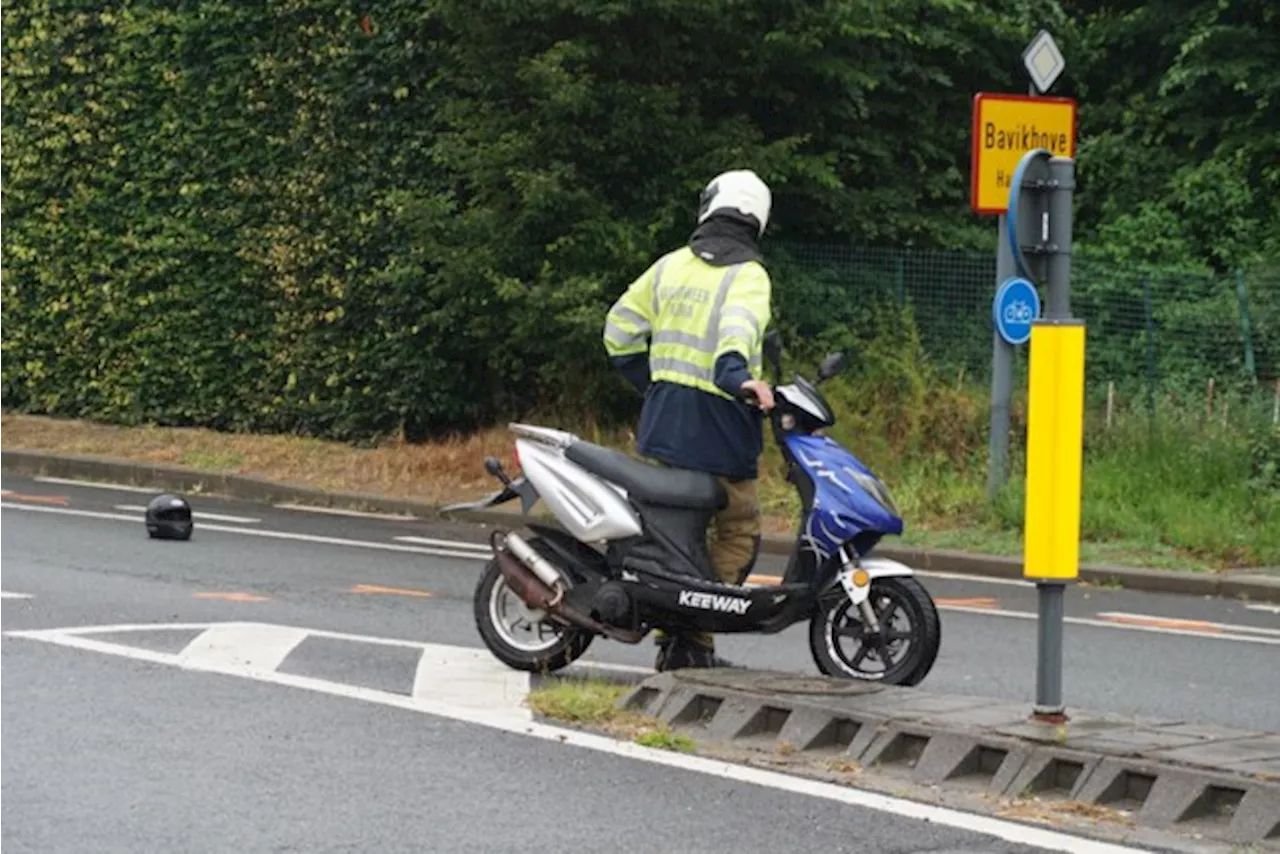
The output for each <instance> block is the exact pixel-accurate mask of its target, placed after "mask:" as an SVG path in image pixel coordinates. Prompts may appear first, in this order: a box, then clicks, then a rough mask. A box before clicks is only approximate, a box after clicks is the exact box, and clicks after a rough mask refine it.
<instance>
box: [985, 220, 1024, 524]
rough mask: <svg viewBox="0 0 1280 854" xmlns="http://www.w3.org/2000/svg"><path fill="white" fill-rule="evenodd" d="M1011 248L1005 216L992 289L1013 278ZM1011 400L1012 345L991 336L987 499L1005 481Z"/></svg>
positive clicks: (998, 238)
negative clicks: (1006, 230)
mask: <svg viewBox="0 0 1280 854" xmlns="http://www.w3.org/2000/svg"><path fill="white" fill-rule="evenodd" d="M1016 272H1017V266H1016V264H1015V263H1014V260H1013V247H1011V246H1010V245H1009V241H1008V240H1007V239H1006V238H1005V215H1004V214H1000V216H999V218H998V219H997V220H996V287H997V288H999V287H1000V285H1001V284H1002V283H1003V282H1004V280H1005V279H1007V278H1009V277H1010V276H1013V275H1015V273H1016ZM1012 397H1013V345H1012V344H1010V343H1009V342H1007V341H1005V340H1004V339H1003V338H1001V337H1000V330H999V329H996V330H993V331H992V333H991V434H990V437H989V439H988V443H989V444H988V453H987V456H988V462H987V497H988V498H991V499H994V498H995V497H996V493H997V492H999V491H1000V487H1002V486H1004V483H1005V479H1006V478H1007V477H1008V465H1009V403H1010V400H1011V399H1012Z"/></svg>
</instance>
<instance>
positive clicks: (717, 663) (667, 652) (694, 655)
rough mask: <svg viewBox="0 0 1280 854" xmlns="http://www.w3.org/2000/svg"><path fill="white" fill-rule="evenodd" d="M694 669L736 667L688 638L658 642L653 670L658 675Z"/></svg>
mask: <svg viewBox="0 0 1280 854" xmlns="http://www.w3.org/2000/svg"><path fill="white" fill-rule="evenodd" d="M695 667H738V665H736V664H733V663H732V662H730V661H727V660H725V659H723V658H721V657H720V656H718V655H716V654H715V648H714V647H708V646H706V645H704V644H702V643H699V642H698V641H696V640H694V639H692V638H688V637H679V636H676V637H672V636H667V637H664V638H662V639H661V640H659V641H658V656H657V659H656V660H655V661H654V664H653V669H654V670H656V671H658V672H659V673H663V672H665V671H668V670H683V669H686V668H695Z"/></svg>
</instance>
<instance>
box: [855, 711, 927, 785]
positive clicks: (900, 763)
mask: <svg viewBox="0 0 1280 854" xmlns="http://www.w3.org/2000/svg"><path fill="white" fill-rule="evenodd" d="M880 729H881V731H880V732H878V733H877V734H876V735H875V736H874V737H873V738H872V739H871V741H870V744H868V746H867V748H866V749H865V751H863V753H862V755H861V756H859V757H858V761H859V762H861V763H862V767H863V768H867V769H872V770H877V771H880V772H882V773H885V774H895V775H903V774H906V775H908V776H910V777H911V778H912V779H913V780H918V779H919V773H920V768H921V762H922V761H923V759H924V757H925V754H926V752H927V751H928V748H929V745H930V744H931V743H932V742H933V741H934V740H935V739H937V738H939V737H940V736H939V733H937V732H935V731H933V730H931V729H929V728H928V727H922V726H918V725H914V724H911V723H899V722H897V721H890V722H889V723H887V724H885V725H884V726H883V727H881V728H880ZM940 761H941V760H940Z"/></svg>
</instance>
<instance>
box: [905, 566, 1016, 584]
mask: <svg viewBox="0 0 1280 854" xmlns="http://www.w3.org/2000/svg"><path fill="white" fill-rule="evenodd" d="M915 572H916V575H919V576H923V577H924V578H946V579H950V580H953V581H973V582H976V583H979V584H1003V585H1005V586H1008V587H1035V586H1036V585H1035V582H1033V581H1024V580H1023V579H1021V578H996V577H992V576H987V575H964V574H963V573H959V572H939V571H937V570H934V569H917V570H916V571H915Z"/></svg>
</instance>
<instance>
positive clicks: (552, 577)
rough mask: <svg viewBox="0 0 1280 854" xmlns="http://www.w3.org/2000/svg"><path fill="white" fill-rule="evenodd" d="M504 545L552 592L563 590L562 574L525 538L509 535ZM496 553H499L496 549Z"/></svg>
mask: <svg viewBox="0 0 1280 854" xmlns="http://www.w3.org/2000/svg"><path fill="white" fill-rule="evenodd" d="M504 545H506V546H507V547H508V548H509V549H511V552H512V554H514V555H515V556H516V558H517V559H518V560H519V561H520V562H521V563H523V564H524V565H525V566H527V567H529V570H530V571H531V572H533V574H534V575H536V576H538V580H539V581H541V582H542V583H543V584H545V585H546V586H547V587H548V588H549V589H551V590H561V592H562V589H561V581H560V573H558V572H556V568H555V567H554V566H552V565H551V564H550V562H548V561H547V559H546V558H545V557H543V556H542V555H540V554H538V553H537V552H535V551H534V550H533V547H532V546H530V545H529V544H528V543H526V542H525V541H524V538H523V537H521V536H520V535H518V534H507V535H506V537H505V540H504ZM495 551H497V550H496V549H495Z"/></svg>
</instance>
